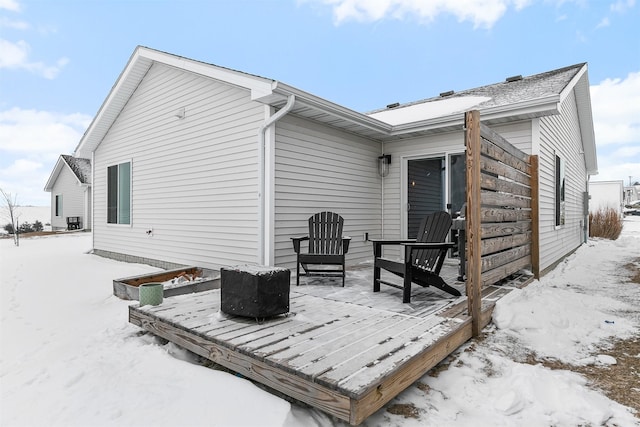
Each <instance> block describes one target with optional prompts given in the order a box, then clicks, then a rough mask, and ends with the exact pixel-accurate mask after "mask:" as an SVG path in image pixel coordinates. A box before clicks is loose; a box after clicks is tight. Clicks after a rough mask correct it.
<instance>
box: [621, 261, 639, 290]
mask: <svg viewBox="0 0 640 427" xmlns="http://www.w3.org/2000/svg"><path fill="white" fill-rule="evenodd" d="M624 267H625V268H626V269H627V270H629V271H630V272H631V277H630V278H629V280H630V281H631V282H633V283H637V284H639V285H640V258H636V259H634V260H633V261H631V262H630V263H628V264H625V266H624Z"/></svg>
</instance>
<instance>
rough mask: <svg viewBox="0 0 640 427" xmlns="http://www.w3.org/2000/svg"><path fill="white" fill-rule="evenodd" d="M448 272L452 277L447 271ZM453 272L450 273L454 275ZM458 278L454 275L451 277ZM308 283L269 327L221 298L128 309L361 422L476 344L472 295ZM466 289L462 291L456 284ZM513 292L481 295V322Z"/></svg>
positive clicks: (150, 324)
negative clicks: (235, 312) (228, 309)
mask: <svg viewBox="0 0 640 427" xmlns="http://www.w3.org/2000/svg"><path fill="white" fill-rule="evenodd" d="M450 270H451V269H450ZM450 272H451V271H450ZM455 273H456V272H455V270H453V271H452V272H451V274H452V275H454V274H455ZM338 282H341V281H338V280H335V279H329V278H320V279H307V280H303V281H302V282H301V285H300V286H295V285H294V286H292V287H291V291H290V298H289V304H290V312H289V313H288V314H287V315H281V316H276V317H273V318H269V319H252V318H243V317H238V316H231V315H227V314H225V313H223V312H221V310H220V290H210V291H205V292H201V293H195V294H189V295H180V296H176V297H171V298H166V299H165V300H164V302H163V303H162V304H161V305H159V306H155V307H153V306H144V307H138V306H135V305H132V306H130V307H129V311H130V314H129V317H130V322H131V323H134V324H136V325H138V326H140V327H142V328H144V329H146V330H148V331H150V332H152V333H154V334H157V335H159V336H162V337H164V338H166V339H168V340H170V341H172V342H174V343H176V344H178V345H181V346H183V347H185V348H187V349H189V350H191V351H193V352H195V353H197V354H200V355H201V356H203V357H206V358H209V359H211V360H213V361H214V362H216V363H220V364H221V365H223V366H226V367H227V368H229V369H232V370H234V371H236V372H239V373H240V374H242V375H244V376H246V377H249V378H251V379H253V380H256V381H258V382H261V383H263V384H266V385H267V386H269V387H272V388H273V389H275V390H279V391H281V392H283V393H285V394H287V395H289V396H291V397H293V398H295V399H298V400H300V401H303V402H306V403H308V404H310V405H312V406H315V407H317V408H319V409H321V410H323V411H325V412H327V413H329V414H332V415H334V416H336V417H338V418H341V419H343V420H346V421H348V422H350V423H351V424H358V423H360V422H361V421H362V420H364V419H365V418H366V417H367V416H369V415H371V413H373V412H374V411H375V410H377V409H379V408H380V407H381V406H382V405H384V404H385V403H386V402H388V401H389V400H390V399H391V398H393V397H394V396H396V395H397V394H398V393H399V392H401V391H402V390H403V389H404V388H406V387H408V386H409V385H410V384H412V383H413V382H414V381H416V380H417V379H419V378H420V377H421V376H422V375H424V374H425V373H426V372H427V371H428V370H429V369H430V368H431V367H433V366H435V364H437V363H438V362H439V361H440V360H442V359H443V358H444V357H446V356H447V355H449V354H450V353H451V352H453V351H454V350H455V349H456V348H457V347H458V346H459V345H461V344H462V343H464V342H465V341H466V340H468V339H469V338H470V337H471V322H470V318H469V316H468V315H467V312H466V304H467V301H466V298H465V297H451V296H450V295H448V294H444V293H442V292H440V291H439V290H433V289H431V288H426V289H423V288H419V287H416V289H415V291H414V292H413V294H412V302H411V303H409V304H403V303H402V292H401V291H400V290H396V289H395V288H390V287H384V288H383V291H381V292H378V293H374V292H372V285H371V280H370V277H368V274H367V273H366V272H365V273H363V272H362V271H359V270H356V271H348V272H347V286H345V287H344V288H343V287H342V286H339V285H338ZM457 286H458V287H459V288H461V289H464V284H461V283H457ZM509 291H510V289H509V288H507V287H502V288H500V287H487V288H485V289H484V290H483V298H485V299H484V301H483V302H484V304H483V310H485V312H484V317H483V319H484V322H485V323H486V322H488V321H489V320H490V314H491V310H492V308H493V306H494V304H495V301H496V300H497V299H499V298H500V297H501V296H503V295H504V294H506V293H508V292H509Z"/></svg>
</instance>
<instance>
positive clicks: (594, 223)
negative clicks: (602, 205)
mask: <svg viewBox="0 0 640 427" xmlns="http://www.w3.org/2000/svg"><path fill="white" fill-rule="evenodd" d="M621 232H622V218H620V215H619V214H618V212H617V211H616V210H615V209H611V208H609V209H600V210H599V211H597V212H595V213H590V214H589V237H602V238H605V239H611V240H616V239H617V238H618V237H620V233H621Z"/></svg>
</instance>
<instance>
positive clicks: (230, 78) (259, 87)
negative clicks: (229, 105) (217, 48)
mask: <svg viewBox="0 0 640 427" xmlns="http://www.w3.org/2000/svg"><path fill="white" fill-rule="evenodd" d="M138 52H139V54H140V55H141V56H144V57H145V58H148V59H150V60H152V61H154V62H159V63H162V64H166V65H169V66H172V67H175V68H179V69H181V70H185V71H190V72H192V73H195V74H200V75H202V76H205V77H210V78H212V79H215V80H220V81H222V82H225V83H229V84H231V85H234V86H239V87H243V88H246V89H249V90H251V91H252V92H253V91H254V90H255V91H256V92H257V93H267V92H270V91H271V87H272V83H273V80H271V79H266V78H264V77H259V76H255V75H251V74H247V73H243V72H240V71H236V70H232V69H230V68H223V67H219V66H217V65H213V64H207V63H205V62H200V61H195V60H193V59H189V58H185V57H182V56H176V55H172V54H169V53H165V52H160V51H157V50H153V49H149V48H146V47H138Z"/></svg>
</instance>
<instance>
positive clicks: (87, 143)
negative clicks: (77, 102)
mask: <svg viewBox="0 0 640 427" xmlns="http://www.w3.org/2000/svg"><path fill="white" fill-rule="evenodd" d="M144 51H148V49H145V48H143V47H141V46H138V47H137V48H136V50H135V51H134V52H133V54H132V55H131V57H130V58H129V61H128V62H127V65H126V66H125V68H124V70H122V73H120V76H118V79H117V80H116V83H115V84H114V85H113V87H112V88H111V90H110V91H109V94H108V95H107V97H106V98H105V100H104V102H103V103H102V105H101V106H100V109H99V110H98V113H97V114H96V116H95V117H94V118H93V120H92V121H91V124H89V127H88V128H87V130H86V131H85V133H84V135H83V136H82V138H81V139H80V142H79V143H78V146H77V147H76V149H75V150H74V153H76V154H80V153H82V154H86V153H92V152H93V151H94V150H95V149H96V148H97V146H98V144H99V143H100V141H101V140H102V138H103V137H104V135H105V134H106V133H107V131H108V129H109V128H111V125H112V124H113V122H114V121H115V118H116V117H117V116H118V115H119V113H120V111H121V110H122V108H123V107H124V105H125V104H126V103H127V101H128V100H129V97H130V96H131V94H132V93H133V92H134V91H135V89H136V88H137V87H138V84H139V83H140V81H142V78H143V77H144V76H145V74H146V72H147V71H148V70H149V68H150V67H151V64H152V62H151V61H148V60H147V61H145V58H143V55H142V53H141V52H144ZM132 86H133V87H132ZM125 87H127V88H129V90H127V91H126V93H125V90H124V88H125Z"/></svg>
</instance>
